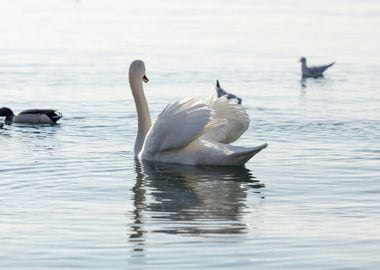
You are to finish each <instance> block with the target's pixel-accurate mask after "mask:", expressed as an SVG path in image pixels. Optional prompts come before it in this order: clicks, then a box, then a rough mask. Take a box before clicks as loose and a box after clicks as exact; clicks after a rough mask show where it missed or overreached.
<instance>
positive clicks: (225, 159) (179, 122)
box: [129, 60, 267, 166]
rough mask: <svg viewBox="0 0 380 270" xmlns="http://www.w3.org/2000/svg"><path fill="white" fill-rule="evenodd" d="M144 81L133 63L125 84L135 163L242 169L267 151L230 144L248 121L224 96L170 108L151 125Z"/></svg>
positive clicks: (141, 67) (141, 69) (138, 65)
mask: <svg viewBox="0 0 380 270" xmlns="http://www.w3.org/2000/svg"><path fill="white" fill-rule="evenodd" d="M143 80H147V78H146V76H145V65H144V63H143V62H142V61H140V60H136V61H134V62H132V64H131V66H130V69H129V82H130V86H131V90H132V94H133V97H134V99H135V104H136V110H137V116H138V131H137V137H136V142H135V149H134V150H135V155H136V156H138V158H139V159H141V160H150V161H157V162H165V163H180V164H188V165H217V166H241V165H243V164H245V163H246V162H247V161H248V160H249V159H250V158H252V157H253V156H254V155H255V154H257V153H258V152H260V151H261V150H262V149H264V148H265V147H266V146H267V144H266V143H265V144H262V145H260V146H257V147H239V146H233V145H230V144H229V143H231V142H233V141H235V140H237V139H238V138H239V137H240V136H241V135H242V134H243V133H244V132H245V131H246V130H247V128H248V126H249V117H248V114H247V113H246V111H245V109H244V108H243V107H242V106H241V105H240V104H238V102H237V100H236V99H234V100H228V99H227V97H226V96H222V97H220V98H212V99H210V100H208V101H202V100H195V99H188V100H182V101H178V102H175V103H172V104H169V105H168V106H166V108H165V109H164V110H163V111H162V112H161V113H160V115H159V116H158V118H157V120H156V122H155V123H154V124H153V125H151V120H150V115H149V109H148V105H147V102H146V99H145V95H144V91H143V86H142V81H143Z"/></svg>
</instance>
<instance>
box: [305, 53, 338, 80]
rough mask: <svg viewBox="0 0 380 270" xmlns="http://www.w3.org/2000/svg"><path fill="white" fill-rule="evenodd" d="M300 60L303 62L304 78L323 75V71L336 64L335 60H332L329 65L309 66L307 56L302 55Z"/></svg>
mask: <svg viewBox="0 0 380 270" xmlns="http://www.w3.org/2000/svg"><path fill="white" fill-rule="evenodd" d="M299 61H300V62H301V69H302V77H303V78H318V77H323V72H324V71H325V70H326V69H328V68H329V67H331V66H332V65H334V64H335V62H332V63H331V64H328V65H323V66H315V67H308V66H307V64H306V58H305V57H302V58H301V59H300V60H299Z"/></svg>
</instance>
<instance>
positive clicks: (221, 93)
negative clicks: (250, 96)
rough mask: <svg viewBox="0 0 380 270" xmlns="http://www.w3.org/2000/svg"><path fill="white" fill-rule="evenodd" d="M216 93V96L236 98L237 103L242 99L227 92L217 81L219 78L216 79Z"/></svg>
mask: <svg viewBox="0 0 380 270" xmlns="http://www.w3.org/2000/svg"><path fill="white" fill-rule="evenodd" d="M215 88H216V94H217V96H218V97H222V96H227V99H236V100H237V102H238V104H241V102H242V99H241V98H239V97H237V96H235V95H234V94H231V93H228V92H227V91H226V90H224V89H223V88H222V87H221V86H220V83H219V80H216V87H215Z"/></svg>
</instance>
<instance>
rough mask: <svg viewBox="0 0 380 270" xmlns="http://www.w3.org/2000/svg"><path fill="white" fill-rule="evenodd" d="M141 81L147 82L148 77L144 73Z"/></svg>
mask: <svg viewBox="0 0 380 270" xmlns="http://www.w3.org/2000/svg"><path fill="white" fill-rule="evenodd" d="M143 81H144V82H145V83H147V82H149V79H148V77H147V76H146V75H144V76H143Z"/></svg>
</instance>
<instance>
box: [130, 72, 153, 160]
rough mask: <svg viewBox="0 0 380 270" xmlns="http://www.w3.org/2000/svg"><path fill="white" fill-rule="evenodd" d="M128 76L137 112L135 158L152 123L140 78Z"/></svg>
mask: <svg viewBox="0 0 380 270" xmlns="http://www.w3.org/2000/svg"><path fill="white" fill-rule="evenodd" d="M131 75H133V74H129V85H130V87H131V90H132V95H133V98H134V100H135V105H136V111H137V121H138V127H137V137H136V141H135V149H134V151H135V156H137V155H138V154H139V153H140V151H141V148H142V146H143V144H144V140H145V136H146V134H147V133H148V131H149V129H150V127H151V125H152V122H151V120H150V113H149V108H148V103H147V102H146V98H145V94H144V89H143V85H142V80H141V78H136V77H135V76H131Z"/></svg>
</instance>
